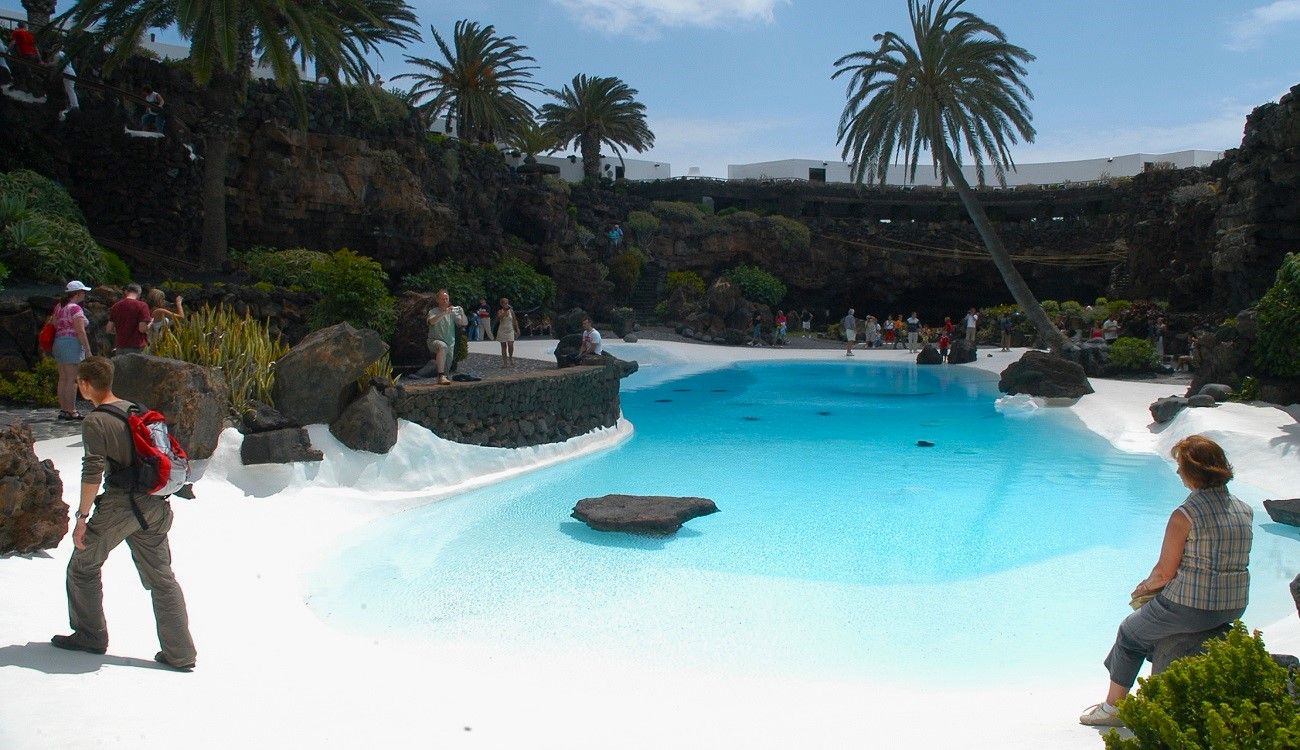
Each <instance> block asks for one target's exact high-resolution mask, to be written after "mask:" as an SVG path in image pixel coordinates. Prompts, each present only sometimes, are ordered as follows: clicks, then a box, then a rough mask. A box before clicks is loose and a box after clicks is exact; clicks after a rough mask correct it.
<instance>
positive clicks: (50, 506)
mask: <svg viewBox="0 0 1300 750" xmlns="http://www.w3.org/2000/svg"><path fill="white" fill-rule="evenodd" d="M67 533H68V504H67V503H65V502H63V482H62V481H61V480H60V479H59V472H58V470H57V469H55V468H54V462H52V461H49V460H46V461H41V460H40V459H38V458H37V457H36V453H35V452H33V451H32V431H31V430H30V429H29V428H28V427H27V425H25V424H22V423H19V424H12V425H8V426H7V427H3V428H0V555H3V554H9V553H11V552H17V553H20V554H21V553H27V552H35V551H37V550H42V549H54V548H55V547H57V546H59V540H61V539H62V538H63V536H64V535H65V534H67Z"/></svg>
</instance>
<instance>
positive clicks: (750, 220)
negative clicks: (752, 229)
mask: <svg viewBox="0 0 1300 750" xmlns="http://www.w3.org/2000/svg"><path fill="white" fill-rule="evenodd" d="M728 211H730V209H727V210H724V211H723V212H722V213H720V214H718V216H719V217H722V218H725V219H726V220H727V224H730V225H732V226H742V227H748V226H753V225H754V224H755V223H757V222H759V221H762V220H763V217H762V216H760V215H758V214H756V213H754V212H753V211H730V212H729V213H728Z"/></svg>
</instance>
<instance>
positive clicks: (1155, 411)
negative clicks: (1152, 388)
mask: <svg viewBox="0 0 1300 750" xmlns="http://www.w3.org/2000/svg"><path fill="white" fill-rule="evenodd" d="M1186 408H1187V399H1186V398H1184V397H1183V396H1165V397H1164V398H1158V399H1156V400H1155V401H1153V402H1151V406H1150V407H1149V410H1150V411H1151V421H1152V422H1155V423H1156V424H1164V423H1165V422H1168V421H1169V420H1171V419H1173V418H1174V417H1176V416H1178V412H1180V411H1182V410H1183V409H1186Z"/></svg>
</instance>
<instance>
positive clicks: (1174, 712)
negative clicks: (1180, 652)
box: [1105, 622, 1300, 750]
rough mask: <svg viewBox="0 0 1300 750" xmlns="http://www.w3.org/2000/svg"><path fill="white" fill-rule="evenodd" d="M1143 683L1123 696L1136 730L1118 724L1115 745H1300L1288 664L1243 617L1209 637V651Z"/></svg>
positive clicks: (1122, 708) (1113, 748) (1133, 748)
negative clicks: (1123, 730)
mask: <svg viewBox="0 0 1300 750" xmlns="http://www.w3.org/2000/svg"><path fill="white" fill-rule="evenodd" d="M1139 682H1140V683H1141V690H1139V691H1138V693H1137V694H1136V695H1133V696H1130V697H1128V698H1125V699H1123V700H1121V701H1120V702H1119V716H1120V719H1122V720H1123V721H1124V725H1125V726H1127V727H1128V729H1129V731H1131V732H1132V733H1133V737H1131V738H1129V739H1125V738H1122V737H1120V735H1119V733H1118V732H1116V731H1114V730H1111V731H1109V732H1107V733H1106V738H1105V739H1106V748H1107V750H1140V749H1141V748H1188V749H1189V750H1195V749H1196V748H1293V747H1300V714H1298V713H1297V710H1296V702H1295V700H1294V699H1292V697H1291V696H1290V694H1289V693H1288V691H1287V671H1286V670H1285V669H1283V668H1282V667H1280V666H1278V665H1277V664H1276V663H1275V662H1274V661H1273V659H1272V657H1270V656H1269V654H1268V650H1267V649H1265V648H1264V642H1263V640H1262V639H1261V638H1260V636H1259V632H1258V631H1256V633H1255V634H1254V637H1252V636H1251V635H1249V634H1248V633H1247V632H1246V628H1245V626H1243V625H1242V624H1241V623H1240V622H1237V623H1236V624H1235V625H1234V626H1233V629H1232V630H1231V631H1230V632H1229V633H1228V635H1227V637H1225V638H1216V639H1213V640H1211V641H1209V642H1207V643H1206V649H1205V653H1204V654H1202V655H1200V656H1191V657H1187V658H1184V659H1179V660H1178V661H1175V662H1174V663H1173V664H1171V665H1169V668H1168V669H1166V670H1165V671H1164V672H1161V673H1160V674H1158V675H1155V676H1153V677H1150V678H1148V679H1144V680H1140V681H1139Z"/></svg>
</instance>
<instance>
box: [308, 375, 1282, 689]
mask: <svg viewBox="0 0 1300 750" xmlns="http://www.w3.org/2000/svg"><path fill="white" fill-rule="evenodd" d="M998 395H999V394H998V393H997V389H996V375H994V374H990V373H985V372H979V371H974V370H970V369H967V368H946V367H944V368H940V367H935V368H917V367H916V366H915V365H910V364H890V363H866V362H843V363H834V362H806V363H773V364H757V363H755V364H741V365H736V366H730V367H726V368H724V369H720V370H716V371H712V372H708V373H704V374H700V375H694V376H690V377H686V378H683V379H679V380H675V381H673V382H669V383H665V384H662V385H657V386H653V387H648V388H642V389H640V390H631V391H629V392H625V393H624V396H623V410H624V414H625V416H627V418H628V419H630V420H631V421H632V422H633V424H634V425H635V428H636V431H635V434H634V436H633V437H632V438H631V439H630V440H628V441H626V442H625V443H623V444H621V445H620V446H619V447H617V448H615V449H613V450H610V451H607V452H605V453H602V454H600V455H594V456H589V457H586V458H582V459H578V460H575V461H572V462H569V463H565V464H562V465H559V466H555V467H552V468H548V469H544V470H541V471H538V472H535V473H532V474H528V475H525V476H522V477H519V478H516V479H514V480H511V481H508V482H505V483H502V484H498V485H494V486H492V487H489V488H486V489H483V490H480V491H476V492H471V493H468V494H465V495H462V496H459V497H456V498H453V499H450V500H446V501H442V502H438V503H432V504H430V505H427V506H425V507H422V508H419V509H416V510H412V511H409V512H406V513H402V514H399V515H397V516H394V517H391V518H387V519H384V520H382V521H379V522H377V523H375V524H372V525H371V526H369V527H368V528H366V529H365V530H364V531H363V533H362V534H361V535H360V536H359V537H358V538H356V539H354V540H352V544H351V545H350V546H348V547H347V548H346V549H344V550H342V551H341V552H340V553H339V554H338V555H337V556H336V557H334V558H333V559H331V560H329V561H327V563H326V564H325V565H324V566H323V567H322V568H321V569H320V570H319V571H317V573H316V574H315V575H314V576H313V577H312V580H311V581H310V585H309V590H310V603H311V605H312V607H313V608H314V609H315V611H316V612H317V613H318V614H319V616H321V617H322V618H324V619H326V620H327V621H329V622H331V623H334V624H337V625H339V626H340V627H344V628H349V629H354V630H359V631H362V632H368V633H378V632H396V633H402V634H405V635H413V636H416V637H422V638H433V639H440V640H446V641H456V640H465V641H473V642H476V643H489V644H499V645H503V646H508V647H510V648H512V649H545V650H556V651H563V652H576V653H583V654H589V655H591V656H593V658H594V657H597V656H599V655H600V654H608V655H617V656H619V657H621V658H635V659H645V660H648V661H651V662H655V663H663V664H669V665H684V666H690V667H702V668H709V669H724V670H732V671H737V672H743V673H750V674H779V675H786V676H801V677H829V678H846V679H857V678H865V677H872V678H874V679H893V680H899V681H910V680H923V681H926V682H931V681H933V680H934V679H936V678H943V679H945V680H947V681H952V682H965V681H975V680H980V681H987V680H989V679H991V678H1005V679H1019V678H1023V677H1025V676H1027V675H1030V674H1034V673H1039V674H1041V673H1042V672H1043V671H1044V670H1049V671H1050V672H1051V673H1053V674H1055V675H1062V674H1071V675H1075V674H1077V675H1092V676H1100V677H1101V678H1104V672H1103V671H1102V670H1101V668H1100V666H1099V663H1100V660H1101V658H1102V657H1103V656H1104V655H1105V652H1106V650H1107V649H1108V648H1109V646H1110V642H1111V640H1112V639H1113V637H1114V632H1115V627H1116V626H1117V625H1118V622H1119V620H1120V619H1121V618H1122V617H1123V616H1124V615H1125V614H1127V613H1128V612H1129V611H1130V610H1129V609H1128V595H1129V592H1130V591H1131V590H1132V587H1133V585H1134V584H1135V583H1136V582H1137V581H1139V580H1141V579H1142V578H1144V577H1145V576H1146V575H1147V573H1148V572H1149V571H1150V569H1151V566H1152V565H1153V564H1154V562H1155V558H1156V556H1157V554H1158V552H1159V546H1160V540H1161V536H1162V534H1163V529H1164V525H1165V522H1166V521H1167V519H1168V516H1169V513H1170V511H1171V510H1172V509H1173V508H1174V507H1175V506H1177V505H1178V504H1179V503H1180V502H1181V501H1182V500H1183V498H1184V497H1185V496H1186V490H1185V489H1184V488H1183V487H1182V485H1181V483H1180V482H1179V481H1178V479H1177V477H1176V476H1175V474H1174V472H1173V471H1172V467H1171V465H1170V464H1169V463H1167V462H1166V461H1164V460H1162V459H1160V458H1158V457H1154V456H1141V455H1132V454H1125V453H1121V452H1118V451H1116V450H1114V449H1113V448H1112V447H1111V446H1110V445H1109V444H1108V443H1106V442H1105V441H1104V440H1103V439H1101V438H1100V437H1099V436H1097V435H1096V434H1094V433H1092V432H1090V431H1088V430H1087V429H1085V428H1084V427H1083V426H1082V425H1081V424H1080V423H1079V422H1078V420H1077V419H1076V418H1075V417H1073V415H1072V414H1070V413H1069V412H1068V411H1065V410H1044V411H1040V412H1039V413H1037V414H1035V415H1034V416H1032V417H1030V418H1015V417H1011V416H1004V415H1003V414H1001V413H999V412H998V411H997V410H996V409H995V408H994V401H995V400H996V398H997V397H998ZM917 441H929V442H932V443H934V446H933V447H919V446H918V445H917ZM1233 489H1234V490H1235V491H1237V492H1238V495H1239V496H1241V497H1242V498H1243V499H1245V500H1247V501H1248V502H1252V504H1253V505H1255V506H1256V507H1257V510H1256V519H1255V520H1256V526H1257V529H1256V535H1255V547H1254V554H1253V558H1252V574H1253V586H1252V604H1251V608H1250V610H1249V611H1248V612H1247V621H1248V624H1250V625H1254V626H1261V625H1264V624H1267V623H1270V622H1273V621H1275V620H1276V619H1278V618H1280V617H1282V616H1284V615H1285V614H1286V613H1287V611H1288V608H1290V606H1291V605H1290V601H1289V600H1290V597H1289V594H1288V592H1287V587H1286V582H1287V581H1289V579H1290V577H1291V576H1292V575H1294V572H1295V571H1294V570H1291V569H1290V568H1291V566H1290V565H1288V564H1286V563H1285V562H1284V560H1285V558H1286V557H1287V556H1288V555H1287V552H1286V550H1287V548H1288V546H1290V547H1293V546H1294V542H1295V538H1296V537H1295V536H1294V535H1293V534H1292V533H1290V532H1287V531H1280V530H1279V529H1278V528H1277V527H1276V526H1275V525H1273V524H1270V523H1268V518H1267V516H1266V515H1265V514H1264V513H1263V511H1262V509H1259V506H1258V499H1259V498H1257V497H1254V496H1251V495H1250V494H1249V492H1244V491H1243V488H1237V487H1234V488H1233ZM607 493H628V494H662V495H695V496H702V497H708V498H711V499H713V500H714V501H715V502H716V503H717V505H718V507H719V509H720V512H719V513H716V514H714V515H711V516H707V517H704V518H698V519H695V520H692V521H690V522H689V523H688V524H687V525H686V526H685V527H684V528H683V529H682V531H680V532H679V533H678V534H677V535H676V536H675V537H673V538H669V539H651V538H643V537H634V536H628V535H624V534H608V533H602V532H596V531H592V530H590V529H588V528H587V527H586V526H585V525H583V524H582V523H580V522H578V521H576V520H573V519H572V518H570V517H569V513H570V512H571V510H572V508H573V505H574V504H575V503H576V502H577V501H578V500H579V499H581V498H584V497H591V496H597V495H604V494H607Z"/></svg>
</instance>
